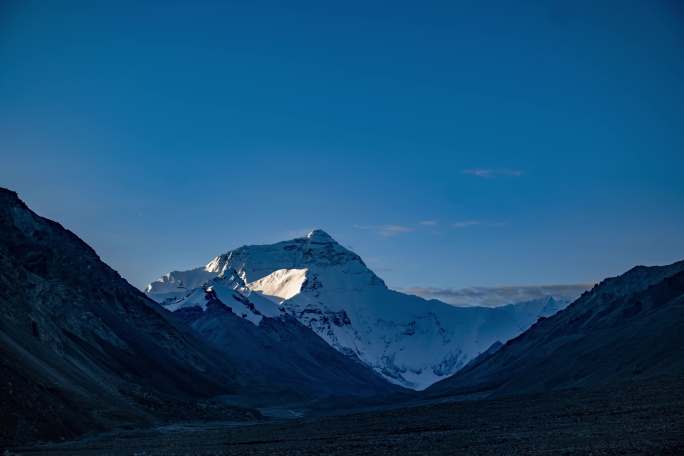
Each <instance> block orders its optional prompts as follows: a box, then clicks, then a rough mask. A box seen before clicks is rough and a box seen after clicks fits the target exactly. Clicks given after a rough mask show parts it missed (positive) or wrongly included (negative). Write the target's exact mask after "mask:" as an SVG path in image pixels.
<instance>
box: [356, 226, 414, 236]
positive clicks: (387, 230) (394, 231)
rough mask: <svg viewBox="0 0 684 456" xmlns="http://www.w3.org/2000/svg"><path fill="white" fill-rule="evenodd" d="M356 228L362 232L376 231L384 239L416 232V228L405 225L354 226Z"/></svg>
mask: <svg viewBox="0 0 684 456" xmlns="http://www.w3.org/2000/svg"><path fill="white" fill-rule="evenodd" d="M354 228H357V229H360V230H368V231H374V232H376V233H377V234H379V235H380V236H382V237H393V236H397V235H399V234H404V233H410V232H412V231H415V228H413V227H410V226H405V225H391V224H388V225H354Z"/></svg>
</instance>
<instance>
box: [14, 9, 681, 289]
mask: <svg viewBox="0 0 684 456" xmlns="http://www.w3.org/2000/svg"><path fill="white" fill-rule="evenodd" d="M483 3H484V2H475V1H473V2H456V1H450V2H406V3H404V2H367V1H364V2H353V1H352V2H260V1H244V2H206V1H194V2H125V1H119V2H90V1H88V2H69V1H62V2H33V1H15V2H12V1H4V2H2V5H0V100H1V102H0V159H1V160H0V185H2V186H6V187H9V188H12V189H14V190H16V191H18V192H19V193H20V195H21V196H22V198H23V199H24V200H25V201H27V202H28V203H29V204H30V205H31V207H32V208H33V209H34V210H36V211H37V212H39V213H40V214H41V215H44V216H47V217H50V218H53V219H56V220H58V221H60V222H61V223H62V224H64V225H65V226H66V227H68V228H70V229H72V230H73V231H75V232H76V233H77V234H78V235H79V236H81V237H82V238H83V239H84V240H86V241H87V242H89V243H90V244H91V245H93V246H94V247H95V249H96V250H97V251H98V252H99V253H100V255H101V256H102V258H103V259H104V260H105V261H107V262H108V263H110V264H111V265H112V266H113V267H115V268H116V269H117V270H119V271H120V272H121V273H122V275H124V276H125V277H126V278H127V279H129V281H131V282H132V283H133V284H135V285H137V286H143V285H144V284H145V283H146V282H148V281H150V280H151V279H153V278H155V277H156V276H158V275H159V274H160V273H161V272H164V271H168V270H171V269H185V268H188V267H191V266H196V265H200V264H204V263H205V262H206V261H208V260H209V259H210V258H211V257H213V256H214V255H216V254H218V253H221V252H223V251H226V250H228V249H231V248H234V247H237V246H239V245H242V244H253V243H267V242H274V241H277V240H281V239H286V238H291V237H293V236H295V235H299V234H302V233H303V232H305V231H306V230H308V229H310V228H313V227H321V228H323V229H325V230H326V231H328V232H329V233H330V234H332V235H333V236H334V237H335V238H336V239H338V240H339V241H340V242H341V243H342V244H344V245H347V246H351V247H352V248H353V249H354V250H355V251H357V252H358V253H359V254H360V255H362V257H364V258H365V259H366V260H367V263H368V264H369V265H370V266H371V267H372V268H373V269H375V270H376V272H378V274H379V275H381V276H382V277H383V278H385V279H386V281H387V282H388V284H390V285H392V286H395V287H403V288H407V287H415V286H419V287H438V288H452V287H453V288H460V287H466V286H494V285H504V284H506V285H522V284H531V285H536V284H558V283H586V282H593V281H595V280H598V279H601V278H603V277H605V276H607V275H615V274H618V273H620V272H622V271H624V270H626V269H628V268H629V267H631V266H633V265H635V264H662V263H668V262H672V261H675V260H678V259H682V258H684V236H682V233H684V178H682V174H683V170H684V135H683V133H682V132H683V131H684V121H683V119H684V116H683V114H684V112H683V111H684V109H683V108H682V107H683V106H684V84H682V80H684V57H683V56H684V53H682V48H683V45H684V9H683V8H682V7H681V5H680V4H678V2H674V1H672V2H667V1H634V2H633V1H620V2H585V1H573V2H542V1H527V2H522V1H521V2H508V1H506V2H487V3H486V5H484V4H483Z"/></svg>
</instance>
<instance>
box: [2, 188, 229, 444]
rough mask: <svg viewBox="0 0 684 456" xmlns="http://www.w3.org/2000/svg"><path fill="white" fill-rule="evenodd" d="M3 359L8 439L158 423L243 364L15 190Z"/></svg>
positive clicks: (6, 196) (5, 270)
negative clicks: (212, 346) (220, 350)
mask: <svg viewBox="0 0 684 456" xmlns="http://www.w3.org/2000/svg"><path fill="white" fill-rule="evenodd" d="M0 364H1V367H2V368H1V371H2V383H1V385H0V393H1V394H0V401H1V403H0V409H1V410H2V426H0V428H1V430H0V434H1V438H2V439H3V440H15V441H22V440H32V439H38V438H56V437H63V436H69V435H74V434H78V433H81V432H84V431H88V430H93V429H103V428H107V427H109V426H111V425H114V424H117V423H120V422H124V421H125V422H148V421H149V420H150V419H151V418H152V417H154V416H157V415H159V414H165V413H168V414H171V415H173V414H175V413H176V411H178V410H180V409H185V410H186V411H188V412H190V411H191V409H192V407H191V406H190V405H188V404H194V403H196V401H197V400H199V399H202V398H207V397H209V396H212V395H216V394H228V393H232V392H235V391H238V390H239V389H240V382H239V381H238V378H237V373H236V372H235V370H234V369H233V368H232V367H231V366H230V365H229V363H227V362H225V361H224V359H223V358H222V357H220V356H217V354H216V352H214V351H213V350H211V349H210V348H209V347H207V346H206V344H204V343H202V342H201V341H200V340H199V339H198V338H197V337H196V336H195V335H194V334H193V333H192V331H191V330H190V329H189V328H187V327H186V326H185V325H183V324H181V323H180V322H177V321H176V320H175V319H174V318H171V317H170V314H169V313H168V312H166V311H165V310H163V309H162V308H161V307H159V306H158V305H157V304H156V303H155V302H153V301H151V300H150V299H148V298H147V297H146V296H145V295H144V294H143V293H141V292H139V291H138V290H136V289H135V288H133V287H132V286H130V285H129V284H128V283H127V282H126V281H125V280H124V279H122V278H121V277H120V276H119V275H118V274H117V273H116V272H115V271H114V270H113V269H111V268H110V267H108V266H107V265H106V264H104V263H103V262H102V261H100V259H99V257H98V256H97V255H96V253H95V252H94V251H93V250H92V249H91V248H90V247H89V246H88V245H86V244H85V243H84V242H83V241H81V240H80V239H79V238H78V237H77V236H76V235H74V234H73V233H71V232H70V231H68V230H66V229H64V228H63V227H62V226H61V225H59V224H58V223H55V222H53V221H50V220H47V219H44V218H42V217H39V216H38V215H36V214H35V213H33V212H32V211H31V210H29V209H28V207H26V205H25V204H24V203H23V202H22V201H20V200H19V198H18V197H17V195H16V194H15V193H14V192H11V191H9V190H5V189H0ZM175 409H178V410H176V411H174V410H175ZM183 413H185V412H183Z"/></svg>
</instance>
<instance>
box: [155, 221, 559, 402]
mask: <svg viewBox="0 0 684 456" xmlns="http://www.w3.org/2000/svg"><path fill="white" fill-rule="evenodd" d="M226 276H237V277H239V278H240V280H241V281H242V282H244V284H245V285H244V291H245V293H247V294H249V293H251V294H250V296H251V298H250V299H253V300H257V299H258V300H260V302H262V307H263V308H264V309H270V310H265V312H276V313H277V312H281V311H282V312H285V313H287V314H288V315H291V316H293V317H295V318H296V319H297V320H298V321H299V322H301V323H302V324H303V325H304V326H306V327H308V328H311V329H313V330H314V331H315V332H316V334H318V335H319V336H320V337H321V338H322V339H323V340H325V341H326V342H327V343H328V344H330V345H331V346H332V347H334V348H335V349H337V350H338V351H339V352H341V353H343V354H344V355H346V356H348V357H350V358H355V359H357V360H359V361H361V362H362V363H363V364H365V365H367V366H370V367H371V368H373V370H375V371H376V372H378V373H379V374H381V375H382V376H384V377H385V378H386V379H388V380H390V381H391V382H393V383H396V384H398V385H402V386H405V387H408V388H414V389H422V388H425V387H427V386H429V385H430V384H432V383H433V382H435V381H437V380H440V379H442V378H446V377H448V376H450V375H451V374H453V373H454V372H456V371H457V370H458V369H459V368H461V367H462V366H464V365H465V364H466V363H467V362H468V361H469V360H471V359H472V358H474V357H475V356H477V355H479V354H480V353H482V352H484V351H485V350H487V349H488V348H489V347H490V346H491V345H492V344H494V343H495V342H497V341H506V340H508V339H509V338H511V337H514V336H516V335H517V334H519V333H520V332H522V331H524V330H525V329H526V328H528V327H529V326H530V325H531V324H532V323H534V322H535V321H536V320H537V318H539V317H540V316H548V315H552V314H553V313H555V312H556V311H558V310H559V309H561V308H563V307H564V306H565V305H566V304H567V303H566V302H562V301H560V302H559V301H556V300H554V299H552V298H548V299H542V300H535V301H531V302H528V303H521V304H516V305H509V306H503V307H498V308H482V307H454V306H451V305H448V304H445V303H443V302H440V301H436V300H429V301H428V300H425V299H422V298H419V297H417V296H413V295H407V294H403V293H399V292H397V291H393V290H390V289H389V288H387V286H386V285H385V283H384V282H383V281H382V280H381V279H380V278H379V277H378V276H377V275H375V273H373V271H371V270H370V269H368V268H367V267H366V265H365V264H364V262H363V260H362V259H361V258H360V257H359V256H358V255H357V254H355V253H353V252H351V251H349V250H348V249H346V248H344V247H342V246H341V245H340V244H338V243H337V242H336V241H335V240H334V239H333V238H332V237H330V236H329V235H328V234H327V233H325V232H324V231H322V230H314V231H312V232H311V233H309V235H307V236H306V237H303V238H298V239H293V240H291V241H284V242H279V243H277V244H273V245H253V246H244V247H240V248H238V249H235V250H232V251H230V252H227V253H225V254H223V255H219V256H217V257H215V258H214V259H212V260H211V261H210V262H209V263H208V264H207V265H206V266H204V267H200V268H196V269H192V270H189V271H174V272H171V273H168V274H165V275H164V276H162V277H161V278H160V279H158V280H157V281H155V282H153V283H151V284H150V285H149V286H148V287H147V288H146V290H145V292H146V293H147V294H148V296H150V297H151V298H153V299H155V300H157V301H158V302H160V303H162V304H163V305H164V306H166V308H168V309H170V310H177V309H178V308H179V307H180V306H185V305H187V302H188V299H194V298H192V296H193V294H194V295H195V296H198V293H200V294H203V291H198V290H203V285H205V284H206V283H207V282H208V281H210V280H212V279H214V278H216V277H219V278H221V277H226ZM264 301H268V302H271V303H272V304H275V307H270V308H269V306H268V304H267V303H265V302H264ZM238 307H239V306H238ZM243 314H244V316H245V318H248V319H250V321H253V323H256V324H258V322H255V321H254V317H253V316H252V314H251V313H250V312H244V310H239V311H236V315H238V316H243Z"/></svg>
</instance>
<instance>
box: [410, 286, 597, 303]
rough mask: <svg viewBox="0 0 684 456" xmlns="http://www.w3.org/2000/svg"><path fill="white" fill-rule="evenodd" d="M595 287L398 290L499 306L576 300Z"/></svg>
mask: <svg viewBox="0 0 684 456" xmlns="http://www.w3.org/2000/svg"><path fill="white" fill-rule="evenodd" d="M592 286H593V284H584V283H580V284H560V285H505V286H498V287H470V288H434V287H409V288H397V290H399V291H402V292H404V293H410V294H414V295H417V296H420V297H422V298H425V299H438V300H440V301H443V302H446V303H447V304H452V305H455V306H485V307H498V306H503V305H506V304H512V303H516V302H525V301H532V300H534V299H539V298H544V297H547V296H551V297H553V298H555V299H568V300H574V299H576V298H577V297H578V296H579V295H580V294H582V293H583V292H584V291H586V290H588V289H589V288H591V287H592Z"/></svg>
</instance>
